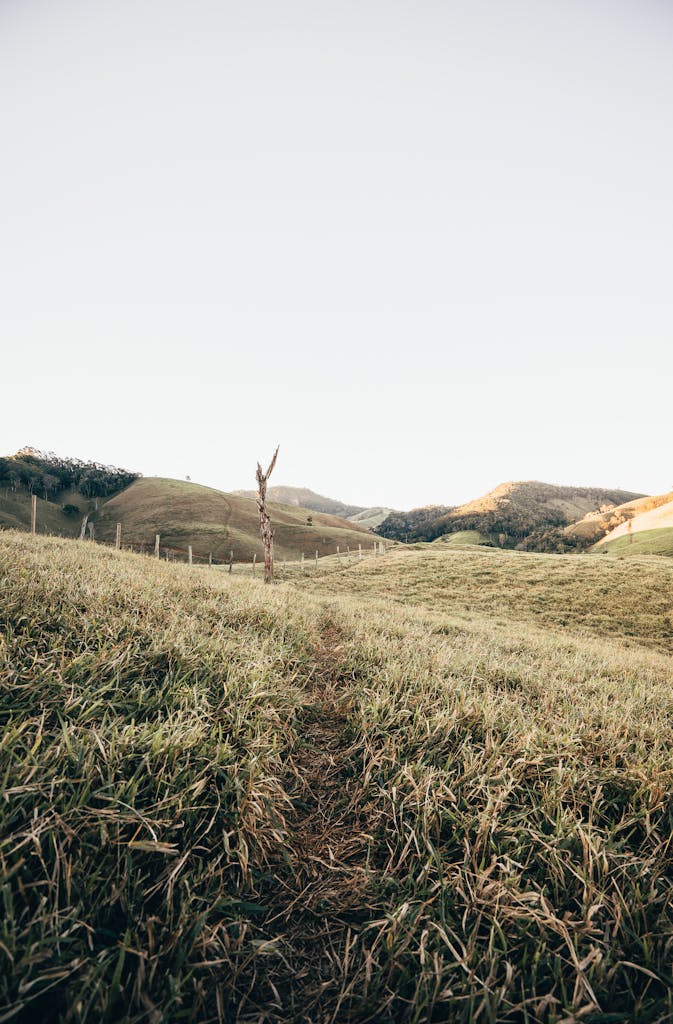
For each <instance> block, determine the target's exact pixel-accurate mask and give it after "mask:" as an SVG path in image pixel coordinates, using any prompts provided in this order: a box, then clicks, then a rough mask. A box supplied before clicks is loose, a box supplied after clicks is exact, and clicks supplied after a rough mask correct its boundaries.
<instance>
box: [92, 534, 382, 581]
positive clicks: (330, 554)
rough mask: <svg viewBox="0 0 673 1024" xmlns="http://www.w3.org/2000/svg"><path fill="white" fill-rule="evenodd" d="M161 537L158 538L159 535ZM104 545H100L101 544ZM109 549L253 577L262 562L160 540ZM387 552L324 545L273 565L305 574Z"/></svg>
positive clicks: (377, 546)
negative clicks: (324, 565) (326, 564)
mask: <svg viewBox="0 0 673 1024" xmlns="http://www.w3.org/2000/svg"><path fill="white" fill-rule="evenodd" d="M157 536H158V537H159V535H157ZM98 543H101V542H98ZM102 543H103V544H104V545H105V546H106V547H117V548H118V549H119V550H124V551H130V552H132V553H134V554H140V555H145V556H146V557H153V558H156V559H159V560H163V561H167V562H181V563H186V564H187V565H201V566H208V567H220V568H222V567H224V568H226V569H228V570H229V572H239V571H241V570H242V569H245V570H246V571H248V572H252V573H253V575H254V573H255V572H256V569H257V566H258V565H260V564H261V559H260V558H259V557H258V555H257V553H256V552H253V553H252V555H250V554H249V553H247V552H246V553H245V554H243V555H241V554H237V552H236V550H235V549H234V548H230V549H229V552H228V553H227V554H226V555H224V556H223V555H222V554H214V553H213V552H211V551H209V552H208V553H207V554H206V553H204V552H198V551H195V550H194V548H193V546H192V545H188V546H187V547H186V548H182V547H176V546H174V545H163V544H161V541H160V539H159V540H155V543H154V544H152V543H149V542H142V543H133V542H131V543H127V544H113V543H111V542H109V541H102ZM387 551H388V545H387V544H386V542H385V541H383V540H375V541H373V542H372V543H371V544H370V543H369V542H368V541H366V542H365V544H358V546H357V548H355V547H353V548H351V547H350V545H346V546H345V547H342V546H341V545H339V544H336V545H334V547H333V549H332V550H325V546H324V545H323V547H322V550H321V551H316V550H313V551H297V552H294V553H293V554H292V555H288V554H287V553H286V554H284V555H283V556H276V557H275V559H274V564H275V568H276V571H282V570H283V569H284V568H286V566H287V565H288V564H289V565H291V566H292V565H294V566H297V567H300V568H301V569H302V570H303V571H305V572H306V571H308V570H309V569H311V568H317V567H318V566H319V564H320V562H322V561H323V560H325V559H328V560H329V561H330V564H334V563H336V564H339V563H343V564H344V565H347V564H354V563H356V562H358V561H363V560H364V559H366V558H378V557H381V556H383V555H385V554H386V553H387Z"/></svg>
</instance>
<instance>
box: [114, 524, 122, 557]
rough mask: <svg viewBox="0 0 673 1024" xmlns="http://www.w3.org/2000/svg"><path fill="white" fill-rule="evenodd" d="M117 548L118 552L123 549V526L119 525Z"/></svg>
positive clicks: (116, 540)
mask: <svg viewBox="0 0 673 1024" xmlns="http://www.w3.org/2000/svg"><path fill="white" fill-rule="evenodd" d="M115 548H116V549H117V551H121V549H122V524H121V523H117V537H116V539H115Z"/></svg>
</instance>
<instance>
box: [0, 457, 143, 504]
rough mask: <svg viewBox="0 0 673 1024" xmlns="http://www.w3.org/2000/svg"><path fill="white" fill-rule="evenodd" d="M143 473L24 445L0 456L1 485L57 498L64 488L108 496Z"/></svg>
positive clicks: (89, 496)
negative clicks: (66, 457)
mask: <svg viewBox="0 0 673 1024" xmlns="http://www.w3.org/2000/svg"><path fill="white" fill-rule="evenodd" d="M139 476H140V473H132V472H130V470H128V469H120V468H119V467H118V466H105V465H103V464H102V463H100V462H83V461H82V460H81V459H65V458H62V457H61V456H59V455H55V454H54V453H53V452H41V451H38V450H37V449H36V448H21V449H20V450H19V451H18V452H17V453H16V454H15V455H6V456H4V457H0V487H4V488H6V489H8V490H12V491H19V490H24V491H27V492H28V493H29V494H39V495H41V496H43V497H44V498H45V499H48V498H50V497H51V498H54V497H56V496H57V495H59V494H60V493H61V492H62V491H78V492H79V493H80V494H81V495H82V496H83V497H85V498H106V497H108V495H110V494H114V492H115V491H119V490H122V488H124V487H128V485H129V484H130V483H133V481H134V480H137V479H138V477H139Z"/></svg>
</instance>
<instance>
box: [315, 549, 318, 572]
mask: <svg viewBox="0 0 673 1024" xmlns="http://www.w3.org/2000/svg"><path fill="white" fill-rule="evenodd" d="M315 567H316V569H317V568H318V552H317V551H316V553H315Z"/></svg>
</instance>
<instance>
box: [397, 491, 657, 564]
mask: <svg viewBox="0 0 673 1024" xmlns="http://www.w3.org/2000/svg"><path fill="white" fill-rule="evenodd" d="M638 497H641V495H637V494H634V493H632V492H629V491H620V490H610V489H605V488H593V487H559V486H556V485H554V484H545V483H541V482H539V481H536V480H532V481H531V480H529V481H515V482H510V483H504V484H500V485H499V486H498V487H496V488H495V489H494V490H492V491H489V493H488V494H485V495H484V496H483V497H481V498H477V499H476V500H475V501H470V502H467V503H466V504H464V505H459V506H458V507H456V508H450V507H446V506H444V507H442V506H436V507H428V508H422V509H414V510H412V511H411V512H401V513H394V514H393V515H391V516H388V518H387V519H386V520H384V522H383V523H382V524H381V525H380V526H379V527H378V529H377V533H380V534H381V535H382V536H384V537H389V538H390V539H393V540H403V541H418V540H420V541H433V540H436V539H437V538H438V537H441V536H444V535H445V534H451V533H458V532H462V531H476V532H477V533H479V534H481V535H482V536H483V538H484V539H485V540H486V542H487V543H491V544H493V543H495V544H497V545H499V546H501V547H529V548H533V549H536V545H537V544H539V545H540V547H541V549H542V550H547V549H550V548H545V543H546V540H545V537H546V534H547V533H548V531H556V530H559V529H560V528H563V527H565V526H567V525H569V524H570V523H573V522H575V521H576V520H578V519H581V518H583V517H584V516H586V515H587V513H590V512H593V511H596V510H598V509H601V508H603V509H605V508H607V507H610V508H611V507H613V506H616V505H620V504H623V503H624V502H625V501H630V500H632V499H634V498H638ZM569 546H572V545H569Z"/></svg>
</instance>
